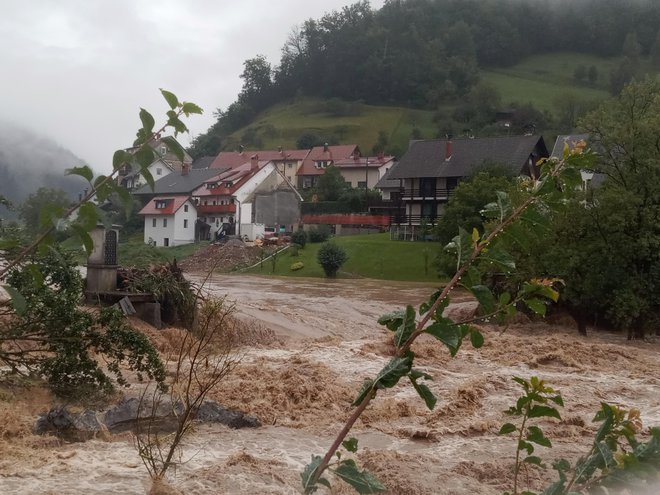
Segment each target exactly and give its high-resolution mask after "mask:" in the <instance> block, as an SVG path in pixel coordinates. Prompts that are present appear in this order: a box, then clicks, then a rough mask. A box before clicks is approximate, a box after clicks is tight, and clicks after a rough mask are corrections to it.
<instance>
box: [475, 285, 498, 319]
mask: <svg viewBox="0 0 660 495" xmlns="http://www.w3.org/2000/svg"><path fill="white" fill-rule="evenodd" d="M468 289H469V291H470V292H472V295H473V296H474V297H475V298H476V299H477V301H479V305H480V306H481V307H482V309H483V310H484V313H486V314H488V313H492V312H494V311H495V307H496V305H497V303H496V301H495V296H493V293H492V292H491V291H490V289H489V288H488V287H486V286H485V285H475V286H474V287H468Z"/></svg>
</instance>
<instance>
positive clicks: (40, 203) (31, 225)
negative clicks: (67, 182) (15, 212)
mask: <svg viewBox="0 0 660 495" xmlns="http://www.w3.org/2000/svg"><path fill="white" fill-rule="evenodd" d="M70 204H71V199H70V198H69V197H68V196H67V194H66V193H65V192H64V191H63V190H62V189H55V188H50V187H40V188H39V189H38V190H37V192H35V193H32V194H30V196H29V197H28V198H27V199H26V200H25V201H24V202H23V204H22V205H21V207H20V208H19V216H20V218H21V220H22V221H23V223H24V224H25V227H27V228H28V229H30V230H32V231H33V232H34V231H37V230H39V229H40V227H41V226H42V225H43V224H44V223H47V222H48V218H43V217H42V211H43V212H46V213H47V212H53V213H54V212H58V211H63V210H64V208H66V207H67V206H69V205H70Z"/></svg>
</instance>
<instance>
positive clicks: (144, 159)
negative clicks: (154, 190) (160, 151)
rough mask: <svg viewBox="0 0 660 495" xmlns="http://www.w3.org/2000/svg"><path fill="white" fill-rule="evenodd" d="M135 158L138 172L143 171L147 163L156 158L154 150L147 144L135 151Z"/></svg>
mask: <svg viewBox="0 0 660 495" xmlns="http://www.w3.org/2000/svg"><path fill="white" fill-rule="evenodd" d="M135 159H136V160H137V162H138V165H140V172H143V171H144V170H145V169H146V168H147V167H149V165H151V164H152V163H153V162H154V160H155V159H156V152H155V151H154V149H153V148H152V147H151V146H149V145H148V144H146V145H144V146H142V147H141V148H140V149H139V150H137V152H136V153H135Z"/></svg>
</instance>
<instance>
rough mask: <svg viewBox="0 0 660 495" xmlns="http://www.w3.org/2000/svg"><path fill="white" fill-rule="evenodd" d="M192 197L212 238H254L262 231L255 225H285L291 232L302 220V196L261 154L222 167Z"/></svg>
mask: <svg viewBox="0 0 660 495" xmlns="http://www.w3.org/2000/svg"><path fill="white" fill-rule="evenodd" d="M228 163H229V162H228V161H226V162H224V163H223V166H227V165H228ZM192 197H193V198H194V201H195V203H196V205H197V212H198V215H199V218H200V220H201V222H203V223H204V224H205V225H207V226H208V229H209V230H208V237H209V238H210V239H213V238H215V237H217V236H218V235H220V234H221V233H225V234H230V235H241V236H247V237H248V238H249V239H253V238H254V237H256V236H257V235H258V234H259V231H258V229H259V227H256V226H261V228H263V227H265V226H272V227H277V228H278V229H281V228H282V227H283V228H284V230H285V231H288V232H290V231H292V230H293V228H294V226H296V225H297V224H298V223H299V221H300V201H301V200H302V198H301V197H300V195H299V194H298V192H297V191H296V190H295V188H294V187H293V184H292V183H291V182H290V181H289V180H288V179H287V178H286V176H285V175H284V174H283V173H282V172H280V170H279V169H278V167H277V165H276V164H275V163H274V162H273V161H272V160H262V159H261V156H260V155H259V154H254V155H252V156H251V157H250V158H249V161H247V162H244V163H243V164H241V165H239V166H234V167H233V168H230V169H225V170H222V169H221V172H220V173H218V174H217V175H215V176H213V177H210V178H209V179H207V180H205V181H204V183H203V184H202V185H201V186H199V187H198V188H197V189H195V190H194V191H193V192H192Z"/></svg>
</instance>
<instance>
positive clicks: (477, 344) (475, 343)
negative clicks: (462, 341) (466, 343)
mask: <svg viewBox="0 0 660 495" xmlns="http://www.w3.org/2000/svg"><path fill="white" fill-rule="evenodd" d="M470 342H472V347H474V348H475V349H479V348H481V347H482V346H483V345H484V336H483V334H482V333H481V332H479V331H478V330H472V331H471V332H470Z"/></svg>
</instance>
